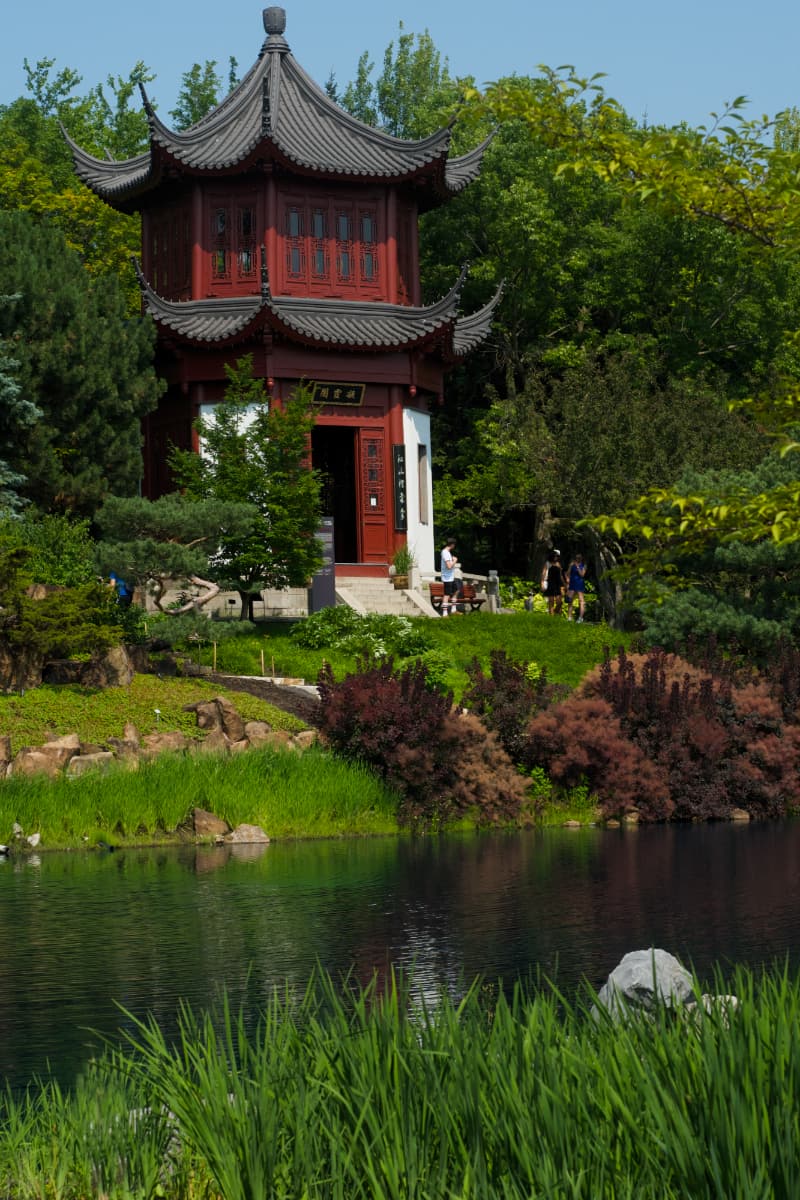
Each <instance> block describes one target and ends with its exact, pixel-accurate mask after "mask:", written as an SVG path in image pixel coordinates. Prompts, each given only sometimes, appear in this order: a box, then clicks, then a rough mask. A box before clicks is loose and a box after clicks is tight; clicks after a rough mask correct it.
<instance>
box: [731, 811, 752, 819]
mask: <svg viewBox="0 0 800 1200" xmlns="http://www.w3.org/2000/svg"><path fill="white" fill-rule="evenodd" d="M731 820H732V821H749V820H750V813H749V812H748V811H747V810H746V809H744V808H732V809H731Z"/></svg>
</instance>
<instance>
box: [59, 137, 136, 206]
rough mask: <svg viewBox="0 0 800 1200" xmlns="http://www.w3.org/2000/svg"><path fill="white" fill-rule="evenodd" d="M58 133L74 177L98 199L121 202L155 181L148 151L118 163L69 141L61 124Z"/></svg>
mask: <svg viewBox="0 0 800 1200" xmlns="http://www.w3.org/2000/svg"><path fill="white" fill-rule="evenodd" d="M61 132H62V134H63V136H64V138H65V140H66V143H67V145H68V146H69V149H70V153H71V154H72V161H73V164H74V166H75V173H76V175H77V176H78V178H79V179H80V180H81V181H82V182H83V183H85V184H86V186H87V187H89V188H91V190H92V191H93V192H94V193H95V195H97V196H99V197H100V199H101V200H107V201H108V202H109V203H112V202H122V201H124V200H126V199H127V198H128V197H131V196H134V195H138V194H139V193H141V192H143V191H146V190H147V188H148V187H149V186H150V185H151V184H152V183H153V182H154V181H155V179H156V167H155V163H154V160H153V155H152V153H151V152H150V151H146V152H145V153H144V154H138V155H137V156H136V157H135V158H128V159H125V160H124V161H122V162H117V161H116V160H114V159H106V158H95V156H94V155H93V154H89V153H88V151H86V150H84V149H83V148H82V147H81V146H79V145H78V144H77V142H74V141H73V140H72V138H71V137H70V135H69V134H68V133H67V131H66V129H65V128H64V126H63V125H62V126H61Z"/></svg>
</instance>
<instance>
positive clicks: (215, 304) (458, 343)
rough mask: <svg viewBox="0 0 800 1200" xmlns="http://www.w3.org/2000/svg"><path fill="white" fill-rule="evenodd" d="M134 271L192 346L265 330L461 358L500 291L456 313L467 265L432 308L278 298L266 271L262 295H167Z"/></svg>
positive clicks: (484, 326)
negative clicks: (436, 349)
mask: <svg viewBox="0 0 800 1200" xmlns="http://www.w3.org/2000/svg"><path fill="white" fill-rule="evenodd" d="M136 271H137V275H138V277H139V283H140V286H141V289H142V297H143V300H144V307H145V311H146V312H148V313H150V315H151V316H152V317H153V319H154V320H155V322H156V324H157V325H158V326H159V327H160V329H161V330H162V331H164V332H166V333H171V334H172V336H173V337H174V338H176V339H177V340H179V341H181V342H189V343H193V344H194V345H230V344H233V343H235V342H239V341H243V340H244V339H245V338H247V337H249V336H251V335H252V334H253V333H255V332H256V331H257V330H259V329H263V328H267V329H271V330H272V331H274V332H276V333H280V334H283V335H284V336H285V337H288V338H289V339H290V340H292V341H297V342H300V343H302V344H303V345H306V346H317V347H320V348H323V347H324V348H327V349H349V350H377V351H398V350H408V349H411V348H413V347H415V346H420V347H421V346H432V345H438V346H440V348H441V350H442V352H443V354H444V355H445V357H449V358H453V359H460V358H462V357H464V356H465V355H466V354H468V353H469V351H470V350H472V349H474V348H475V346H477V345H478V344H479V343H480V342H482V341H483V340H484V339H485V338H486V336H487V335H488V333H489V330H490V328H491V322H492V317H493V315H494V310H495V308H496V306H497V303H498V301H499V299H500V294H501V291H500V289H498V291H497V292H496V294H495V296H494V297H493V299H492V300H490V301H489V303H488V304H486V305H484V307H483V308H482V309H480V310H479V311H478V312H476V313H473V314H472V315H471V316H469V317H458V315H457V313H458V303H459V298H460V295H461V289H462V287H463V285H464V280H465V278H466V267H465V268H464V270H462V272H461V275H460V276H459V278H458V281H457V283H456V284H455V286H454V287H453V288H452V289H451V290H450V291H449V292H448V293H447V295H446V296H443V297H442V299H441V300H438V301H437V302H436V303H435V304H429V305H427V306H411V305H402V304H386V303H378V302H375V301H369V300H365V301H353V300H332V299H317V298H314V297H307V296H273V295H272V292H271V291H270V288H269V285H268V282H267V279H266V273H265V272H264V273H263V282H262V288H261V294H260V295H258V296H230V297H221V298H213V299H205V300H165V299H164V298H163V297H162V296H159V295H158V294H157V293H156V292H155V291H153V289H152V288H151V287H150V285H149V284H148V283H147V281H146V280H145V278H144V276H143V275H142V273H141V270H140V268H139V266H138V264H136Z"/></svg>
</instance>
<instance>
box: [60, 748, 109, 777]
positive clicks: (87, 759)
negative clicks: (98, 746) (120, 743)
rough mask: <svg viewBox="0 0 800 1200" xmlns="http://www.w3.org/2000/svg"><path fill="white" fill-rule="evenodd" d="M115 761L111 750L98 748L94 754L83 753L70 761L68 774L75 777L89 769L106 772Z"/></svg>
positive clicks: (84, 773)
mask: <svg viewBox="0 0 800 1200" xmlns="http://www.w3.org/2000/svg"><path fill="white" fill-rule="evenodd" d="M114 761H115V758H114V755H113V754H112V753H111V751H110V750H98V751H96V752H95V753H94V754H81V755H79V756H78V757H76V758H73V759H72V761H71V762H70V764H69V766H68V767H67V776H68V777H69V778H70V779H74V778H76V777H77V776H78V775H86V774H87V773H88V772H89V771H104V772H105V771H108V769H109V767H110V766H111V764H112V763H113V762H114Z"/></svg>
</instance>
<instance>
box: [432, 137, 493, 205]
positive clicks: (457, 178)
mask: <svg viewBox="0 0 800 1200" xmlns="http://www.w3.org/2000/svg"><path fill="white" fill-rule="evenodd" d="M493 138H494V133H493V132H492V133H490V134H489V136H488V137H487V138H484V140H483V141H482V142H481V144H480V145H479V146H476V147H475V149H474V150H470V151H469V153H468V154H462V155H461V156H460V157H459V158H451V159H448V161H447V162H446V163H445V168H444V182H445V188H446V190H447V193H448V194H449V195H451V196H455V195H457V194H458V193H459V192H463V190H464V188H465V187H467V185H468V184H470V183H473V182H474V181H475V180H476V179H477V178H478V176H479V174H480V171H481V166H482V165H483V157H484V155H485V154H486V151H487V149H488V147H489V145H490V144H491V142H492V140H493Z"/></svg>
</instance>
